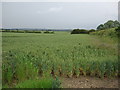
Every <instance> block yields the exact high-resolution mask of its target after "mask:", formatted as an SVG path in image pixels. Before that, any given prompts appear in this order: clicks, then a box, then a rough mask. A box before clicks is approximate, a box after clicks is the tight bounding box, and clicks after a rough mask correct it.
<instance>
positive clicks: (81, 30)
mask: <svg viewBox="0 0 120 90" xmlns="http://www.w3.org/2000/svg"><path fill="white" fill-rule="evenodd" d="M71 34H88V31H87V30H85V29H74V30H73V31H72V32H71Z"/></svg>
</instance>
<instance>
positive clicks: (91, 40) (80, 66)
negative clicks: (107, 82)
mask: <svg viewBox="0 0 120 90" xmlns="http://www.w3.org/2000/svg"><path fill="white" fill-rule="evenodd" d="M2 34H3V35H2V40H3V41H2V42H3V43H2V48H3V50H2V53H3V57H2V58H3V60H2V64H3V65H2V71H3V77H2V79H3V86H4V85H6V84H8V85H11V84H14V83H16V82H22V81H24V80H28V79H34V78H37V77H44V76H45V75H46V73H47V74H48V75H51V76H53V77H69V78H71V77H76V78H78V77H80V76H92V77H98V78H104V77H107V78H110V77H117V76H118V51H117V40H116V41H112V39H111V40H108V39H104V38H99V37H97V36H94V35H89V34H75V35H71V34H70V32H60V31H59V32H57V31H56V32H55V34H39V33H7V32H4V33H2Z"/></svg>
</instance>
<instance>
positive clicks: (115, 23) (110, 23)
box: [97, 20, 120, 30]
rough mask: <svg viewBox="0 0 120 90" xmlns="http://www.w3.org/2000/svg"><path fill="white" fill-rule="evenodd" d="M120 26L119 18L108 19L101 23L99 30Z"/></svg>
mask: <svg viewBox="0 0 120 90" xmlns="http://www.w3.org/2000/svg"><path fill="white" fill-rule="evenodd" d="M119 26H120V23H119V22H118V21H117V20H115V21H112V20H109V21H107V22H106V23H104V24H100V25H99V26H98V27H97V30H104V29H109V28H116V27H119Z"/></svg>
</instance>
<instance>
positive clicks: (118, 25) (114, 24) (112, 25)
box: [71, 20, 120, 34]
mask: <svg viewBox="0 0 120 90" xmlns="http://www.w3.org/2000/svg"><path fill="white" fill-rule="evenodd" d="M110 28H116V31H120V22H118V21H117V20H115V21H113V20H109V21H107V22H105V23H104V24H100V25H99V26H97V28H96V30H95V29H91V30H86V29H73V30H72V31H71V34H90V33H91V32H96V31H100V30H107V29H110Z"/></svg>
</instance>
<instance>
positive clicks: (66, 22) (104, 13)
mask: <svg viewBox="0 0 120 90" xmlns="http://www.w3.org/2000/svg"><path fill="white" fill-rule="evenodd" d="M108 20H118V3H117V2H3V3H2V27H4V28H50V29H68V28H70V29H72V28H85V29H92V28H96V27H97V26H98V25H99V24H101V23H104V22H106V21H108Z"/></svg>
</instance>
